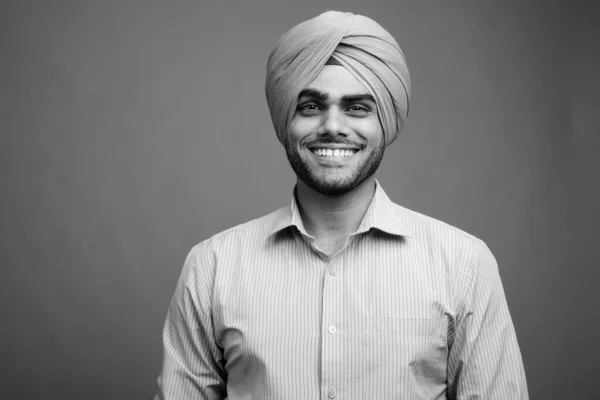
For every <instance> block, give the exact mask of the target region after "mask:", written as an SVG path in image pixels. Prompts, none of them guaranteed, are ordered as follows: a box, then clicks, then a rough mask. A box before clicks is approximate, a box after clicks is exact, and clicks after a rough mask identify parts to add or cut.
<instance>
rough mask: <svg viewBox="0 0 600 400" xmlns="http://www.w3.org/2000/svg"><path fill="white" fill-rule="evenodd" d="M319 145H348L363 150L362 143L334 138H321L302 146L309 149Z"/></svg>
mask: <svg viewBox="0 0 600 400" xmlns="http://www.w3.org/2000/svg"><path fill="white" fill-rule="evenodd" d="M320 144H339V145H349V146H354V147H358V148H359V149H364V147H365V145H364V143H358V142H354V141H352V140H339V139H334V138H323V139H319V140H314V141H311V142H306V143H305V144H304V145H305V146H306V147H311V146H318V145H320Z"/></svg>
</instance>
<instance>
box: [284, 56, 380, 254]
mask: <svg viewBox="0 0 600 400" xmlns="http://www.w3.org/2000/svg"><path fill="white" fill-rule="evenodd" d="M285 147H286V154H287V157H288V160H289V162H290V164H291V166H292V168H293V169H294V171H295V172H296V175H297V192H296V194H297V200H298V203H299V208H300V214H301V217H302V222H303V224H304V227H305V229H306V231H307V233H308V234H309V235H311V236H312V237H314V238H315V239H316V244H317V247H318V248H319V249H320V250H322V251H324V252H325V253H327V254H332V253H335V252H336V251H339V250H340V249H341V248H342V247H343V246H344V245H345V243H346V241H347V238H348V236H349V235H351V234H352V233H354V232H355V231H356V230H357V229H358V226H359V225H360V222H361V221H362V218H363V216H364V214H365V212H366V210H367V208H368V206H369V204H370V202H371V199H372V197H373V194H374V191H375V176H374V173H375V171H376V170H377V168H378V167H379V164H380V162H381V160H382V158H383V153H384V148H385V140H384V137H383V130H382V128H381V123H380V121H379V117H378V114H377V105H376V103H375V100H374V99H373V98H372V97H371V96H370V95H369V92H368V90H367V88H366V87H365V86H364V85H363V84H362V83H360V82H359V81H358V80H357V79H356V78H354V77H353V76H352V74H350V73H349V72H348V71H347V70H346V69H345V68H343V67H341V66H336V65H326V66H325V67H324V68H323V70H322V71H321V72H320V74H319V75H318V76H317V77H316V78H315V79H314V80H313V81H312V82H311V83H310V84H309V85H308V87H307V88H306V89H305V90H303V91H302V92H301V93H300V96H299V98H298V106H297V109H296V112H295V114H294V118H293V120H292V122H291V124H290V128H289V133H288V137H287V142H286V146H285ZM334 147H337V148H352V149H355V150H358V151H357V152H356V153H355V154H354V155H352V156H351V157H347V158H340V159H327V158H323V157H320V156H318V155H315V154H314V153H313V151H312V149H314V148H334Z"/></svg>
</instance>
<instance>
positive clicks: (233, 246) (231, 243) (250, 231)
mask: <svg viewBox="0 0 600 400" xmlns="http://www.w3.org/2000/svg"><path fill="white" fill-rule="evenodd" d="M285 210H286V207H282V208H279V209H277V210H275V211H273V212H271V213H269V214H267V215H264V216H262V217H259V218H255V219H253V220H250V221H247V222H244V223H242V224H239V225H236V226H233V227H231V228H229V229H226V230H224V231H222V232H219V233H217V234H215V235H213V236H211V237H210V238H208V239H206V240H203V241H201V242H200V243H198V244H196V245H195V246H194V247H193V248H192V250H191V251H190V255H193V256H194V257H196V258H197V259H199V258H204V261H209V260H207V257H210V256H211V255H212V256H216V255H227V254H233V253H235V252H236V251H239V250H240V249H242V248H246V249H247V248H251V247H254V246H257V245H260V244H261V243H265V242H266V241H267V240H268V238H269V236H270V233H271V229H272V227H273V224H274V223H275V222H276V221H278V220H279V218H280V217H281V216H282V214H283V213H284V212H285ZM188 257H190V256H189V255H188Z"/></svg>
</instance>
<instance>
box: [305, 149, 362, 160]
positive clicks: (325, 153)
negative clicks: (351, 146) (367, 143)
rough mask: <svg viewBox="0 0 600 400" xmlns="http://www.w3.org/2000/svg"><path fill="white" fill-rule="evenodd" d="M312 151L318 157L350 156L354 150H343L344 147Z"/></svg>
mask: <svg viewBox="0 0 600 400" xmlns="http://www.w3.org/2000/svg"><path fill="white" fill-rule="evenodd" d="M313 153H315V154H316V155H317V156H319V157H330V158H343V157H350V156H351V155H353V154H354V153H355V151H354V150H344V149H335V150H331V149H316V150H313Z"/></svg>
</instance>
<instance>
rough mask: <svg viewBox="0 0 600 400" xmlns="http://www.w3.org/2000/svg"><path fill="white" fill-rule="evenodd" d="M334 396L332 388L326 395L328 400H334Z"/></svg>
mask: <svg viewBox="0 0 600 400" xmlns="http://www.w3.org/2000/svg"><path fill="white" fill-rule="evenodd" d="M335 396H336V393H335V389H333V388H332V389H329V392H328V393H327V397H329V398H330V399H334V398H335Z"/></svg>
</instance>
